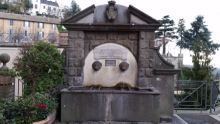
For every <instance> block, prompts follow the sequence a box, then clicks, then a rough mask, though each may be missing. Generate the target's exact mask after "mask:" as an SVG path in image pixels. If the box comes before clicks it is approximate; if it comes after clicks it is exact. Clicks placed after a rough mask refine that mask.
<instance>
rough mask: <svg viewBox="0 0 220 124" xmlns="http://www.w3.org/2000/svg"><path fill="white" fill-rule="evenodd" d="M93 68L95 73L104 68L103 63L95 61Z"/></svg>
mask: <svg viewBox="0 0 220 124" xmlns="http://www.w3.org/2000/svg"><path fill="white" fill-rule="evenodd" d="M92 68H93V69H94V70H95V71H99V70H100V69H101V68H102V63H101V62H99V61H95V62H93V64H92Z"/></svg>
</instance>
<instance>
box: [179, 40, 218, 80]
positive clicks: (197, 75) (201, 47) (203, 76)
mask: <svg viewBox="0 0 220 124" xmlns="http://www.w3.org/2000/svg"><path fill="white" fill-rule="evenodd" d="M193 49H194V54H193V55H192V62H193V68H192V69H191V68H187V67H184V68H183V69H182V71H183V74H184V75H185V76H186V77H187V78H188V79H190V80H210V79H211V78H212V71H213V70H214V67H213V66H212V65H210V63H211V61H212V58H211V57H210V55H211V54H212V51H211V49H209V48H208V45H207V44H204V43H203V42H202V40H201V39H200V37H198V38H197V39H196V41H195V43H194V45H193Z"/></svg>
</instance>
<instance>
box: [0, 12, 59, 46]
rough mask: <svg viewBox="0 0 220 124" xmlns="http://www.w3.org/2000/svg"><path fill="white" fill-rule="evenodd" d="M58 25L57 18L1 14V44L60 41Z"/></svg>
mask: <svg viewBox="0 0 220 124" xmlns="http://www.w3.org/2000/svg"><path fill="white" fill-rule="evenodd" d="M57 24H60V20H59V19H56V18H48V17H39V16H28V15H21V14H13V13H0V28H1V30H0V43H1V45H3V43H7V42H8V43H14V42H16V43H21V42H35V41H39V40H44V41H45V40H48V41H51V40H55V39H56V40H58V39H57V37H58V35H59V32H58V29H57V28H56V25H57Z"/></svg>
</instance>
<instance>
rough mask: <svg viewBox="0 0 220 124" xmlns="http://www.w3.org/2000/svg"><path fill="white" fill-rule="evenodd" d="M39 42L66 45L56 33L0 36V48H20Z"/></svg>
mask: <svg viewBox="0 0 220 124" xmlns="http://www.w3.org/2000/svg"><path fill="white" fill-rule="evenodd" d="M40 41H44V42H49V43H51V44H54V45H62V44H64V43H67V41H63V40H60V35H59V34H56V33H49V34H44V33H30V34H23V33H15V34H3V33H1V34H0V46H21V45H22V44H27V43H31V44H33V43H36V42H40Z"/></svg>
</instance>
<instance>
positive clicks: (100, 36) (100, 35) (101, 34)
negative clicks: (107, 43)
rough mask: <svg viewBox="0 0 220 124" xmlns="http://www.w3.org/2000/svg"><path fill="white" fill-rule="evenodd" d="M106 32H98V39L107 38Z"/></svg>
mask: <svg viewBox="0 0 220 124" xmlns="http://www.w3.org/2000/svg"><path fill="white" fill-rule="evenodd" d="M105 39H106V33H96V40H105Z"/></svg>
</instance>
